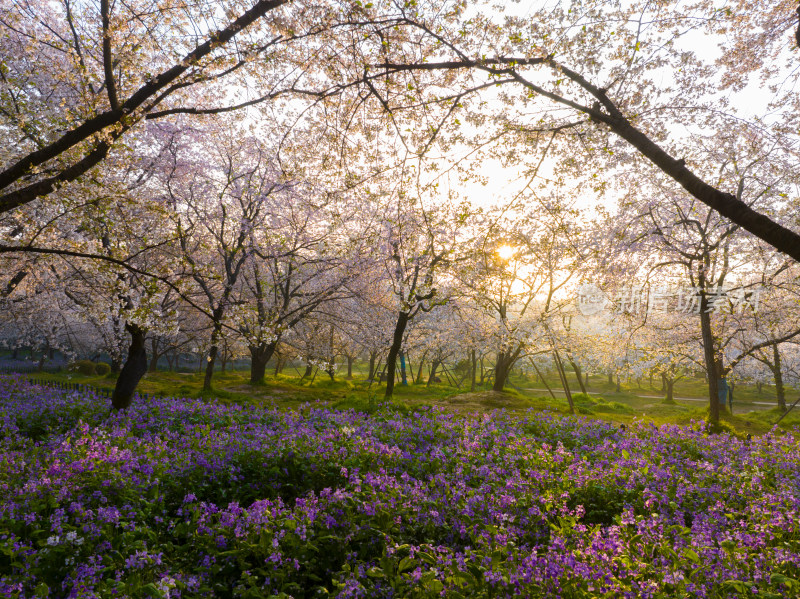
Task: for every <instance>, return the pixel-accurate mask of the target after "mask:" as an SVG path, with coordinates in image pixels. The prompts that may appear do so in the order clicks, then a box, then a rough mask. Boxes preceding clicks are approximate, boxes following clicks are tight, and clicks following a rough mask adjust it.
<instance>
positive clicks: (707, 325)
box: [700, 293, 722, 424]
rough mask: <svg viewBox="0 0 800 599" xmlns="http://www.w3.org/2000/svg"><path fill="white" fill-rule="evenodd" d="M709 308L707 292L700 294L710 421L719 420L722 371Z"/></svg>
mask: <svg viewBox="0 0 800 599" xmlns="http://www.w3.org/2000/svg"><path fill="white" fill-rule="evenodd" d="M707 310H708V298H707V296H706V294H705V293H701V295H700V329H701V331H702V334H703V358H704V360H705V364H706V374H707V375H708V398H709V401H710V405H709V408H710V409H709V422H710V423H711V424H716V423H718V422H719V414H720V407H719V378H720V376H722V372H717V364H716V352H715V350H714V336H713V334H712V332H711V314H710V313H709V312H707Z"/></svg>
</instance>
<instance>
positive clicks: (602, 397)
mask: <svg viewBox="0 0 800 599" xmlns="http://www.w3.org/2000/svg"><path fill="white" fill-rule="evenodd" d="M362 366H363V365H361V364H357V365H356V368H355V370H354V375H355V376H354V379H353V380H346V379H344V378H342V377H340V376H337V377H336V379H335V380H333V381H332V380H330V378H329V377H328V376H327V375H325V374H323V373H319V374H317V375H316V376H314V377H311V378H302V377H301V373H300V371H296V370H294V369H286V370H285V371H284V374H280V375H278V376H267V377H266V381H265V384H263V385H251V384H249V373H248V372H247V371H227V372H217V373H215V375H214V379H213V385H214V390H213V391H212V392H211V393H205V394H203V393H201V391H200V390H201V388H202V382H203V375H202V374H201V373H198V372H183V373H176V372H166V371H158V372H155V373H152V372H150V373H147V374H146V375H145V376H144V378H143V379H142V381H141V382H140V384H139V392H140V393H141V394H147V395H148V396H152V395H157V396H164V397H185V398H192V399H194V398H204V399H212V398H213V399H216V400H219V401H221V402H222V403H238V404H246V405H254V406H263V407H276V408H289V409H296V408H298V407H299V406H301V405H303V404H304V403H306V402H323V403H324V404H325V405H326V406H328V407H331V408H334V409H357V410H366V411H369V410H374V409H377V408H378V407H380V406H381V405H382V404H383V403H384V399H383V397H384V391H385V384H378V383H369V382H368V381H365V380H364V379H365V374H364V372H362V370H361V367H362ZM33 376H35V378H37V379H41V380H45V381H54V382H58V383H66V382H69V383H80V384H85V385H91V386H93V387H96V388H99V389H104V390H107V391H110V390H112V389H113V387H114V384H115V378H114V375H107V376H84V375H80V374H78V373H74V372H71V373H56V374H41V375H33ZM546 381H547V385H544V384H543V383H542V382H541V380H534V379H533V378H531V377H528V376H520V375H516V376H512V377H511V380H510V385H509V386H507V387H506V389H505V392H504V393H502V394H497V393H493V392H491V391H490V389H491V387H490V386H488V385H483V386H480V385H479V386H478V390H477V391H476V392H475V393H470V392H469V388H468V385H467V384H464V385H462V386H461V387H456V386H454V385H451V384H447V382H442V383H434V384H432V385H427V384H425V383H419V384H409V385H407V386H403V385H401V384H397V385H396V387H395V393H394V396H393V399H392V401H391V402H390V403H391V405H392V406H394V407H395V408H396V409H410V408H416V407H424V406H436V407H441V408H443V409H445V410H447V411H456V412H467V413H469V412H477V413H488V412H491V411H492V410H495V409H500V408H502V409H506V410H509V411H511V412H514V413H518V414H519V413H524V412H526V411H527V410H530V409H534V410H537V411H543V412H547V413H559V414H566V413H567V412H568V409H569V406H568V404H567V401H566V399H565V396H564V393H563V390H561V391H559V390H560V389H561V385H560V382H559V381H558V379H557V378H556V377H555V375H551V376H548V378H547V379H546ZM569 383H570V385H571V389H572V393H573V394H574V396H575V406H576V411H577V413H578V414H580V415H584V416H590V417H593V418H598V419H602V420H606V421H610V422H615V423H618V424H620V423H624V424H626V425H628V424H631V423H632V422H634V421H636V420H643V421H646V422H653V423H655V424H688V423H690V422H693V421H696V420H702V419H704V418H706V417H707V414H708V401H707V398H706V393H707V387H706V385H705V382H704V381H703V380H702V379H692V378H686V379H681V380H680V381H678V383H677V384H676V389H675V396H676V397H677V398H679V399H678V400H677V401H675V403H673V404H667V403H665V402H664V401H663V394H662V393H660V391H659V389H658V387H657V386H655V387H650V386H649V384H648V381H646V380H642V381H640V383H637V382H636V381H630V382H627V381H623V383H622V385H621V389H620V391H619V392H617V391H616V385H615V384H609V383H608V381H607V377H605V376H599V375H596V376H590V377H589V385H588V390H589V395H588V396H584V395H582V394H580V393H577V391H579V389H578V386H577V384H576V383H575V380H574V378H571V380H570V381H569ZM654 384H657V381H655V382H654ZM547 386H549V387H550V388H551V389H552V390H553V392H554V395H555V397H551V396H550V394H549V393H548V392H547V388H546V387H547ZM487 389H489V390H488V391H487ZM787 395H788V397H787V401H789V402H790V403H791V402H793V401H794V399H796V396H797V392H796V391H794V390H791V389H790V390H787ZM735 397H736V402H735V404H734V415H733V416H732V415H730V414H729V413H725V414H723V420H724V425H723V426H725V427H728V428H730V429H731V430H734V431H737V432H739V433H741V434H743V435H746V434H751V435H753V434H756V435H758V434H764V433H765V432H767V431H769V430H770V429H771V428H772V426H773V424H774V423H775V422H777V421H778V419H779V418H780V416H781V414H780V412H779V411H778V410H777V409H776V408H771V407H770V406H771V405H775V401H776V400H775V392H774V387H769V386H766V385H765V386H764V387H763V388H762V390H761V393H760V394H759V392H758V391H757V390H756V388H755V386H751V385H739V386H737V389H736V396H735ZM680 398H685V399H680ZM753 401H758V402H759V403H757V404H756V403H752V402H753ZM780 426H781V428H783V429H788V430H794V429H796V428H797V427H798V426H800V408H798V409H797V410H796V412H791V413H790V414H789V415H788V416H787V417H786V418H784V419H783V420H782V421H781V423H780Z"/></svg>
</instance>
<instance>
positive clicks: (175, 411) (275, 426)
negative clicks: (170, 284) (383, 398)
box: [0, 377, 800, 597]
mask: <svg viewBox="0 0 800 599" xmlns="http://www.w3.org/2000/svg"><path fill="white" fill-rule="evenodd" d="M0 418H1V419H2V428H0V444H1V446H0V596H2V597H271V596H275V597H328V596H333V597H438V596H443V597H519V596H529V597H750V596H752V597H787V596H796V595H798V594H800V582H798V580H799V579H800V522H799V520H800V448H799V447H798V440H797V439H796V438H794V437H792V436H790V435H784V434H776V435H774V436H773V435H766V436H764V437H760V438H755V439H753V440H752V441H747V440H742V439H738V438H735V437H732V436H728V435H712V436H708V435H706V434H705V433H704V432H703V431H702V429H701V426H700V425H699V424H698V425H696V426H694V427H691V428H689V427H683V428H682V427H677V426H668V427H667V426H665V427H661V428H657V427H655V426H652V425H649V424H638V425H634V426H631V427H629V428H628V429H627V430H624V431H620V430H619V429H617V428H615V427H614V426H612V425H610V424H608V423H604V422H599V421H590V420H574V419H572V420H570V419H560V418H557V417H553V416H546V415H541V414H534V413H530V414H529V415H528V416H527V417H525V418H519V417H512V416H510V415H506V414H504V413H501V412H497V413H494V414H492V415H490V416H486V415H476V416H472V417H464V416H456V415H452V414H447V413H444V412H441V411H437V410H433V409H425V410H422V411H417V412H409V413H398V412H396V411H395V412H392V411H389V410H384V411H378V412H377V413H375V414H371V415H365V414H360V413H355V412H337V411H332V410H328V409H322V408H318V407H313V406H306V407H304V408H303V409H302V410H299V411H294V412H293V411H278V410H269V409H255V408H252V407H244V406H224V405H220V404H217V403H211V402H201V401H197V400H185V399H174V400H173V399H169V400H151V401H149V402H144V401H143V400H140V401H137V402H135V404H134V406H133V407H132V408H131V409H129V410H128V411H127V412H125V413H114V414H110V415H109V406H108V405H107V400H106V399H102V398H98V397H93V396H91V395H86V394H77V393H69V392H66V393H65V392H63V391H57V390H53V389H48V388H40V387H36V386H32V385H30V384H28V383H27V382H25V381H24V380H22V379H19V378H10V377H5V378H0Z"/></svg>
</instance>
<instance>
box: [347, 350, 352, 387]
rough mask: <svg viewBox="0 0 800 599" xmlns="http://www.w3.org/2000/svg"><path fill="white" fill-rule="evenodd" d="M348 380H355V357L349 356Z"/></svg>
mask: <svg viewBox="0 0 800 599" xmlns="http://www.w3.org/2000/svg"><path fill="white" fill-rule="evenodd" d="M347 380H348V381H352V380H353V356H347Z"/></svg>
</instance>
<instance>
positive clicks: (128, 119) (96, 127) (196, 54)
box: [0, 0, 288, 213]
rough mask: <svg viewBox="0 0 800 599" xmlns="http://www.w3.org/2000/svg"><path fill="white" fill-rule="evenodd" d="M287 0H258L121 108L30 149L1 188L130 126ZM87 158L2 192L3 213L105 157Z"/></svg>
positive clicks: (9, 170) (1, 180) (7, 172)
mask: <svg viewBox="0 0 800 599" xmlns="http://www.w3.org/2000/svg"><path fill="white" fill-rule="evenodd" d="M287 1H288V0H259V1H258V2H256V4H255V6H253V8H251V9H250V10H248V11H247V12H245V13H244V14H242V15H241V16H240V17H239V18H238V19H236V20H235V21H233V22H232V23H230V24H228V26H227V27H225V28H224V29H222V30H220V31H217V32H215V33H212V34H211V35H209V37H208V39H207V40H206V41H205V42H204V43H202V44H200V45H199V46H197V47H196V48H195V49H194V50H192V51H191V52H189V53H188V54H187V55H186V56H185V57H184V58H183V60H181V61H180V62H179V63H177V64H175V65H173V66H172V67H171V68H169V69H167V70H166V71H163V72H161V73H160V74H159V75H157V76H155V77H153V78H152V79H150V80H149V81H148V82H147V83H145V84H144V85H143V86H141V87H140V88H139V89H138V90H137V91H136V92H134V94H133V95H132V96H131V97H130V98H128V99H127V100H126V101H125V102H124V103H123V104H121V105H120V106H119V107H118V108H116V109H114V108H112V109H111V110H109V111H106V112H104V113H102V114H99V115H97V116H96V117H93V118H91V119H89V120H87V121H85V122H84V123H82V124H81V125H79V126H77V127H76V128H74V129H72V130H71V131H68V132H67V133H65V134H64V135H63V136H61V138H59V139H58V140H56V141H54V142H53V143H51V144H50V145H48V146H46V147H44V148H41V149H39V150H36V151H34V152H31V153H30V154H28V155H27V156H25V157H23V158H21V159H20V160H18V161H17V162H16V163H14V164H13V165H11V166H10V167H8V168H7V169H6V170H4V171H3V172H2V173H0V189H4V188H6V187H8V186H10V185H12V184H13V183H15V182H17V181H19V180H20V179H21V178H22V177H24V176H26V175H28V174H29V173H30V171H31V169H32V168H34V167H36V166H39V165H41V164H44V163H45V162H47V161H48V160H52V159H53V158H56V157H58V156H59V155H61V154H62V153H64V152H66V151H67V150H69V149H70V148H72V147H73V146H75V145H77V144H79V143H81V142H83V141H86V140H87V139H89V138H90V137H91V136H93V135H95V134H97V133H99V132H101V131H103V130H104V129H106V128H107V127H110V126H113V125H119V126H121V128H122V129H129V128H130V127H131V126H132V124H133V121H134V119H135V117H134V116H133V114H134V113H135V111H136V110H138V109H140V108H141V107H142V105H143V104H144V103H145V102H146V101H147V100H149V99H150V98H152V97H153V96H155V95H156V94H157V93H158V92H159V90H161V89H163V88H164V87H166V86H167V85H169V84H170V83H172V82H173V81H175V80H176V79H178V77H180V76H181V75H182V74H184V73H185V72H186V71H187V70H188V69H189V68H191V66H192V65H194V64H196V63H197V62H198V61H199V60H201V59H203V58H205V57H206V56H208V55H209V54H211V52H212V51H213V50H214V48H216V47H218V46H221V45H223V44H226V43H227V42H229V41H230V40H231V39H232V38H233V37H234V36H235V35H236V34H237V33H239V32H240V31H241V30H242V29H244V28H245V27H247V26H249V25H251V24H252V23H254V22H255V21H257V20H258V19H260V18H261V17H263V16H264V15H265V14H266V13H268V12H269V11H271V10H273V9H275V8H277V7H279V6H281V5H282V4H285V3H286V2H287ZM102 145H103V142H101V143H100V144H98V146H96V148H95V150H93V151H92V153H94V152H95V151H97V148H98V147H100V146H102ZM105 152H106V153H107V152H108V149H106V150H105ZM85 160H86V159H85V158H84V160H81V161H80V162H79V163H77V164H76V165H73V166H72V167H69V168H67V169H65V170H64V171H63V172H62V173H60V174H59V175H56V176H54V177H51V178H50V179H48V181H52V182H53V184H51V185H47V184H45V185H43V186H41V187H38V186H37V185H38V184H33V185H29V186H28V187H26V188H24V189H22V190H18V191H14V192H11V193H8V194H5V195H3V196H0V213H2V212H6V211H8V210H10V209H12V208H14V207H16V206H19V205H21V204H25V203H27V202H30V201H32V200H33V199H35V198H36V197H38V196H40V195H44V194H46V193H49V192H50V191H52V190H53V189H54V185H55V183H58V182H68V181H73V180H75V179H77V178H78V177H80V176H81V175H82V174H84V173H85V172H86V171H87V170H89V168H91V167H92V166H94V165H95V164H97V163H98V162H99V161H100V160H102V157H100V158H99V159H98V160H95V161H88V162H85ZM81 164H82V165H83V166H84V167H85V168H83V167H81V168H77V167H78V165H81ZM87 165H89V166H87Z"/></svg>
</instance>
